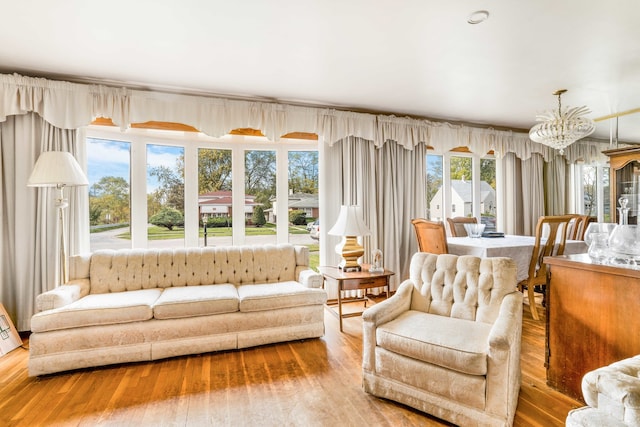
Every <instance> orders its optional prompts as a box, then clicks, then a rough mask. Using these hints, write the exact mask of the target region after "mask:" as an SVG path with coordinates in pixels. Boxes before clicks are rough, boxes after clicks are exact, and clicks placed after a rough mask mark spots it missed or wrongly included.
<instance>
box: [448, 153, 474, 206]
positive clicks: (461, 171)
mask: <svg viewBox="0 0 640 427" xmlns="http://www.w3.org/2000/svg"><path fill="white" fill-rule="evenodd" d="M449 170H450V173H451V204H452V208H451V211H452V212H453V213H454V214H453V215H451V216H452V217H457V216H473V169H472V161H471V157H457V156H452V157H451V163H450V169H449Z"/></svg>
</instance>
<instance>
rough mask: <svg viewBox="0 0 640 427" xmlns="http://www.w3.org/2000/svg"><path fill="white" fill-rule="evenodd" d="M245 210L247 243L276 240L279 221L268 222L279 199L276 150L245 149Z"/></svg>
mask: <svg viewBox="0 0 640 427" xmlns="http://www.w3.org/2000/svg"><path fill="white" fill-rule="evenodd" d="M244 166H245V180H244V181H245V182H244V185H245V187H244V213H245V223H246V228H245V236H246V242H247V244H265V243H276V242H277V238H276V225H275V223H273V222H267V217H268V215H269V213H270V212H272V204H273V203H274V202H275V201H276V152H275V151H266V150H265V151H263V150H250V151H245V157H244Z"/></svg>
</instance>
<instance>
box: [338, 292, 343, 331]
mask: <svg viewBox="0 0 640 427" xmlns="http://www.w3.org/2000/svg"><path fill="white" fill-rule="evenodd" d="M338 320H339V321H340V332H342V281H341V280H340V281H338Z"/></svg>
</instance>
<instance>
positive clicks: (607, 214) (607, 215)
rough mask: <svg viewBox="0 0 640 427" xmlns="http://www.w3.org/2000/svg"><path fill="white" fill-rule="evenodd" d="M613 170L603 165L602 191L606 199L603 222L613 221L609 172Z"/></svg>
mask: <svg viewBox="0 0 640 427" xmlns="http://www.w3.org/2000/svg"><path fill="white" fill-rule="evenodd" d="M610 171H611V170H610V169H609V168H608V167H602V190H603V191H602V192H603V196H602V197H604V200H603V206H604V212H603V216H602V217H603V222H611V184H610V181H609V172H610Z"/></svg>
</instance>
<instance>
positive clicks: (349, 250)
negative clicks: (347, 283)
mask: <svg viewBox="0 0 640 427" xmlns="http://www.w3.org/2000/svg"><path fill="white" fill-rule="evenodd" d="M336 253H337V254H338V255H340V256H342V261H340V264H338V268H339V269H341V270H342V271H344V272H345V273H346V272H349V271H362V267H360V264H358V258H360V257H361V256H362V255H364V248H363V247H362V246H361V245H360V244H359V243H358V239H357V237H356V236H345V238H344V240H343V241H342V242H340V243H338V244H337V245H336Z"/></svg>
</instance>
